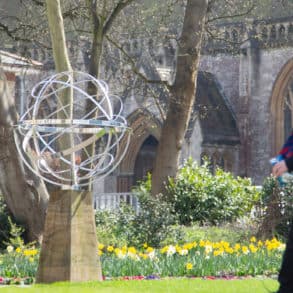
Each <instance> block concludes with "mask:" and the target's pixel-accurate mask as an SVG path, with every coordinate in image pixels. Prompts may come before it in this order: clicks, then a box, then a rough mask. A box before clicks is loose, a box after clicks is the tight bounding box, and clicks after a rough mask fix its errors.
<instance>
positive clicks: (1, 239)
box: [0, 195, 24, 250]
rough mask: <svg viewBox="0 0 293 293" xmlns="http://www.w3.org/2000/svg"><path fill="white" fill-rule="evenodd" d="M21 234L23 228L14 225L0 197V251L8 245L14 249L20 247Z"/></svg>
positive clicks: (21, 242) (21, 241)
mask: <svg viewBox="0 0 293 293" xmlns="http://www.w3.org/2000/svg"><path fill="white" fill-rule="evenodd" d="M23 233H24V228H23V227H21V226H20V225H18V224H17V223H15V221H14V220H13V217H12V215H11V214H10V213H9V211H8V209H7V206H6V204H5V202H4V199H3V198H2V196H1V195H0V250H3V249H6V247H7V246H8V245H12V246H14V247H18V246H20V245H22V244H23V240H22V236H23Z"/></svg>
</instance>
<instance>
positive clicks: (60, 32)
mask: <svg viewBox="0 0 293 293" xmlns="http://www.w3.org/2000/svg"><path fill="white" fill-rule="evenodd" d="M46 5H47V16H48V23H49V29H50V35H51V41H52V47H53V56H54V63H55V69H56V71H57V72H63V71H72V68H71V64H70V61H69V57H68V51H67V47H66V39H65V32H64V22H63V16H62V11H61V5H60V0H46ZM71 81H72V80H71ZM71 81H68V80H64V82H71ZM67 105H69V107H66V109H65V110H64V111H59V112H58V118H59V119H72V118H73V90H72V87H67V88H65V89H64V90H62V91H61V92H60V93H59V94H58V108H59V109H61V108H62V107H64V106H67ZM57 143H58V144H59V146H60V149H70V148H71V147H72V145H73V137H72V135H71V134H70V133H69V134H65V135H62V137H60V138H59V139H58V141H57ZM65 158H66V159H67V160H69V161H71V162H72V164H74V162H75V155H74V153H72V154H71V155H68V157H65ZM60 163H61V169H62V168H63V164H64V163H63V162H62V161H61V162H60ZM65 168H66V164H65V166H64V169H65ZM68 177H69V179H70V178H71V179H72V177H73V174H68Z"/></svg>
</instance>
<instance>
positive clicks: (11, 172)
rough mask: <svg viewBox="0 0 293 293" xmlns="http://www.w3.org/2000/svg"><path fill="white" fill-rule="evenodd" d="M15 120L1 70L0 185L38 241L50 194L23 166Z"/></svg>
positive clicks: (29, 231) (29, 235) (11, 102)
mask: <svg viewBox="0 0 293 293" xmlns="http://www.w3.org/2000/svg"><path fill="white" fill-rule="evenodd" d="M16 122H17V112H16V108H15V101H14V97H13V96H12V95H11V94H10V93H9V92H8V88H7V81H6V78H5V75H4V73H3V72H2V71H0V189H1V191H2V193H3V196H4V199H5V202H6V203H7V206H8V208H9V210H10V211H11V213H12V214H13V216H14V217H15V218H16V219H17V220H18V221H20V222H21V223H23V224H24V225H25V227H26V229H27V232H28V240H29V241H35V240H36V241H40V240H41V236H42V233H43V227H44V221H45V212H46V207H47V203H48V198H49V195H48V193H47V189H46V186H45V184H44V183H43V181H42V180H40V179H39V178H38V177H37V176H36V175H35V174H33V173H32V172H31V171H29V170H28V169H27V168H25V166H24V163H23V162H22V160H21V158H20V156H19V155H18V152H17V149H16V145H15V140H14V135H13V126H14V125H15V124H16Z"/></svg>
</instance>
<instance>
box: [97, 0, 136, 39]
mask: <svg viewBox="0 0 293 293" xmlns="http://www.w3.org/2000/svg"><path fill="white" fill-rule="evenodd" d="M134 1H135V0H120V1H119V2H118V4H117V5H116V7H115V8H114V9H113V12H112V13H111V14H110V16H109V18H108V19H107V21H106V23H105V25H104V27H103V33H104V34H106V33H107V32H108V31H109V29H110V28H111V26H112V23H113V22H114V20H115V19H116V18H117V16H118V15H119V13H120V12H121V11H122V10H123V9H124V8H125V7H126V6H128V5H130V4H131V3H132V2H134Z"/></svg>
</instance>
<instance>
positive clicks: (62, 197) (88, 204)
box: [36, 190, 102, 283]
mask: <svg viewBox="0 0 293 293" xmlns="http://www.w3.org/2000/svg"><path fill="white" fill-rule="evenodd" d="M92 280H102V273H101V265H100V261H99V258H98V254H97V237H96V225H95V219H94V210H93V205H92V193H91V192H89V191H72V190H65V191H64V190H57V191H54V192H52V193H51V194H50V200H49V205H48V211H47V215H46V222H45V230H44V236H43V242H42V248H41V254H40V260H39V267H38V272H37V278H36V282H37V283H52V282H58V281H72V282H82V281H92Z"/></svg>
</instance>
